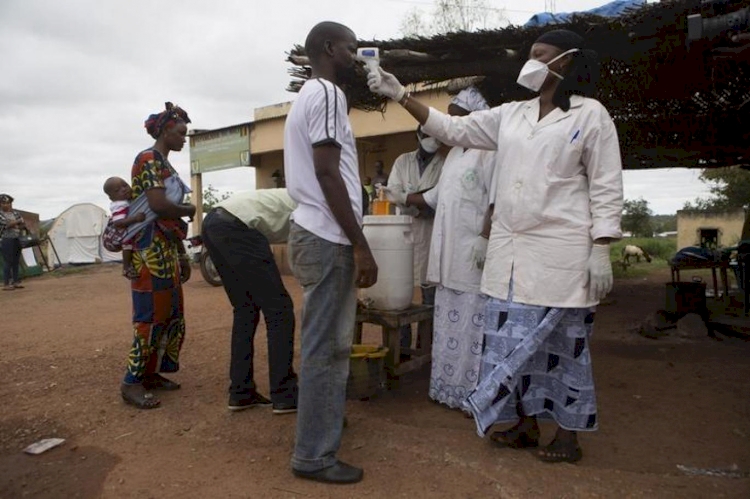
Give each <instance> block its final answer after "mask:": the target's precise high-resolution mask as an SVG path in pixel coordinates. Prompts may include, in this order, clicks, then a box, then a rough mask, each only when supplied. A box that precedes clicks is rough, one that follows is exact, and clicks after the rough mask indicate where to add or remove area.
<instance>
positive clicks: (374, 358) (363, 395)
mask: <svg viewBox="0 0 750 499" xmlns="http://www.w3.org/2000/svg"><path fill="white" fill-rule="evenodd" d="M387 354H388V348H386V347H383V346H376V345H352V353H351V355H350V357H349V379H348V380H347V383H346V397H347V398H349V399H355V400H367V399H369V398H370V397H372V396H374V395H375V394H377V392H378V391H380V390H381V389H382V388H384V387H385V385H386V373H385V356H386V355H387Z"/></svg>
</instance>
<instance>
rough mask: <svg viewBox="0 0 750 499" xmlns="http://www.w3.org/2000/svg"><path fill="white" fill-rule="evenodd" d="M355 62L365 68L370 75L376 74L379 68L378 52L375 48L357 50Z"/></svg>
mask: <svg viewBox="0 0 750 499" xmlns="http://www.w3.org/2000/svg"><path fill="white" fill-rule="evenodd" d="M357 60H358V61H362V62H364V63H365V65H366V66H367V71H368V72H370V73H375V74H379V73H378V68H379V67H380V50H379V49H378V48H377V47H362V48H358V49H357Z"/></svg>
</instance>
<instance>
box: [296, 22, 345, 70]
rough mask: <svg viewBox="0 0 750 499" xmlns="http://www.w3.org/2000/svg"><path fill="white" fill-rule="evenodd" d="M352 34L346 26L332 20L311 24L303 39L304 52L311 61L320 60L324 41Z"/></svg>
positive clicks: (338, 39) (335, 39) (337, 39)
mask: <svg viewBox="0 0 750 499" xmlns="http://www.w3.org/2000/svg"><path fill="white" fill-rule="evenodd" d="M348 35H354V31H352V30H351V29H350V28H348V27H347V26H344V25H343V24H341V23H337V22H333V21H323V22H321V23H318V24H316V25H315V26H313V29H311V30H310V33H308V35H307V38H306V39H305V54H306V55H307V58H308V59H309V60H310V62H311V63H314V62H317V61H319V60H320V57H321V56H322V55H323V52H324V49H325V47H324V46H325V42H327V41H340V40H342V39H343V38H344V37H345V36H348Z"/></svg>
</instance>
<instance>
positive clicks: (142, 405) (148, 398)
mask: <svg viewBox="0 0 750 499" xmlns="http://www.w3.org/2000/svg"><path fill="white" fill-rule="evenodd" d="M130 386H133V387H135V386H138V387H140V390H139V391H138V393H135V391H134V390H130V389H122V388H121V389H120V395H121V396H122V400H124V401H125V403H126V404H130V405H132V406H134V407H137V408H138V409H156V408H157V407H159V405H160V404H161V400H159V399H157V398H156V397H154V395H153V394H152V393H149V392H147V391H146V389H145V388H144V387H143V385H130Z"/></svg>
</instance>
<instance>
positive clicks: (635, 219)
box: [622, 198, 654, 237]
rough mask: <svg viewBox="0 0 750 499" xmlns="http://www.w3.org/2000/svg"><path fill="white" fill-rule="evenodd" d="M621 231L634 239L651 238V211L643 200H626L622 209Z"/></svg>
mask: <svg viewBox="0 0 750 499" xmlns="http://www.w3.org/2000/svg"><path fill="white" fill-rule="evenodd" d="M622 212H623V213H622V230H624V231H627V232H630V233H631V234H633V236H635V237H651V236H653V235H654V227H653V225H652V223H651V216H652V215H653V214H652V213H651V209H650V208H649V207H648V201H646V200H645V199H643V198H639V199H626V200H625V202H624V203H623V208H622Z"/></svg>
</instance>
